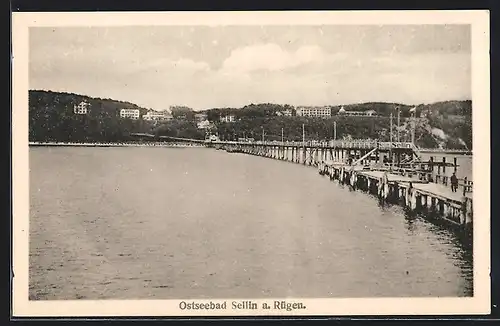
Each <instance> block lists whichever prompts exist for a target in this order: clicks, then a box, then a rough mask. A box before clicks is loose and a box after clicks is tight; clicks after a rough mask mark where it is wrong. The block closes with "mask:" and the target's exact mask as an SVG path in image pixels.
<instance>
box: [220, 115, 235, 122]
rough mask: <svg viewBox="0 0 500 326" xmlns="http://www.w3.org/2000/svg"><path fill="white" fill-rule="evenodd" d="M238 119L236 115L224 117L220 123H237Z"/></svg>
mask: <svg viewBox="0 0 500 326" xmlns="http://www.w3.org/2000/svg"><path fill="white" fill-rule="evenodd" d="M235 121H236V117H235V116H234V115H224V116H221V117H220V122H235Z"/></svg>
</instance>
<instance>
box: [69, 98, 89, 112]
mask: <svg viewBox="0 0 500 326" xmlns="http://www.w3.org/2000/svg"><path fill="white" fill-rule="evenodd" d="M89 107H90V103H88V102H85V101H81V102H80V103H79V104H78V105H74V106H73V112H74V113H75V114H87V112H88V108H89Z"/></svg>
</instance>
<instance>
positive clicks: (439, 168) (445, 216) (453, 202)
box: [207, 140, 473, 239]
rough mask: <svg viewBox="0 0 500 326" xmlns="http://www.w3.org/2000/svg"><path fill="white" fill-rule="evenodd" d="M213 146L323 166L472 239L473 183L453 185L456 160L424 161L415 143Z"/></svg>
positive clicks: (328, 173) (325, 171)
mask: <svg viewBox="0 0 500 326" xmlns="http://www.w3.org/2000/svg"><path fill="white" fill-rule="evenodd" d="M207 146H208V147H216V148H218V149H224V150H226V151H228V152H231V153H234V152H240V153H246V154H250V155H258V156H263V157H267V158H272V159H276V160H282V161H287V162H293V163H298V164H302V165H306V166H314V167H317V168H318V171H319V174H321V175H326V176H328V177H329V178H330V179H331V180H338V182H340V183H341V184H346V185H349V186H350V187H352V188H353V189H358V190H361V191H365V192H367V193H370V194H372V195H374V196H376V197H378V199H379V200H380V201H382V202H385V203H390V204H400V205H402V206H403V207H405V208H406V209H407V210H408V211H409V212H411V213H419V214H423V215H425V216H426V217H430V218H433V219H435V220H438V221H442V222H446V224H448V225H450V226H452V227H453V228H455V229H458V230H460V232H463V234H465V235H466V236H467V238H469V239H471V237H472V225H473V210H472V188H473V183H472V181H470V180H467V178H464V179H459V185H458V189H457V190H456V191H452V189H451V184H450V177H449V176H448V175H446V173H445V172H446V169H450V168H451V169H453V171H454V172H456V170H457V167H458V165H457V161H456V158H455V159H454V160H453V162H447V161H446V158H443V159H442V160H441V161H438V160H434V157H431V158H430V159H429V160H427V161H423V160H422V159H421V157H420V153H419V150H418V148H416V147H415V146H414V145H413V144H412V143H405V142H399V143H398V142H393V143H388V142H377V141H371V140H368V141H365V140H362V141H330V142H252V143H246V142H210V143H208V144H207Z"/></svg>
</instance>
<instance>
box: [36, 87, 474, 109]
mask: <svg viewBox="0 0 500 326" xmlns="http://www.w3.org/2000/svg"><path fill="white" fill-rule="evenodd" d="M31 91H35V92H37V91H38V92H40V91H41V92H51V93H60V94H72V95H78V96H84V97H89V98H92V99H100V100H105V99H108V100H112V101H116V102H122V103H129V104H132V105H135V106H138V107H139V108H143V109H147V110H154V111H165V110H169V109H170V108H172V107H187V108H190V109H192V110H193V111H207V110H214V109H242V108H243V107H245V106H249V105H260V104H275V105H289V106H292V108H298V107H336V106H349V105H359V104H370V103H373V104H396V105H404V106H414V107H418V106H422V105H432V104H437V103H445V102H467V101H471V102H472V99H470V98H467V99H448V100H441V101H435V102H429V103H419V104H414V103H413V104H407V103H398V102H387V101H364V102H351V103H348V104H345V103H344V104H335V105H333V104H324V105H304V104H297V105H294V104H290V103H277V102H274V103H273V102H250V103H248V104H245V105H242V106H240V107H211V108H193V107H191V106H189V105H186V104H170V105H168V108H165V109H154V108H151V107H149V108H148V107H146V106H141V105H139V104H136V103H133V102H131V101H128V100H119V99H113V98H103V97H98V96H91V95H86V94H81V93H73V92H69V91H54V90H50V89H28V92H31Z"/></svg>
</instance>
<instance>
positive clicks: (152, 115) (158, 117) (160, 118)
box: [142, 110, 172, 121]
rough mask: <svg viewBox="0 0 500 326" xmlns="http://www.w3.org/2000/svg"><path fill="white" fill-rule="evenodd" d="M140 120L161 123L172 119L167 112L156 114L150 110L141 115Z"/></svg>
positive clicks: (156, 112)
mask: <svg viewBox="0 0 500 326" xmlns="http://www.w3.org/2000/svg"><path fill="white" fill-rule="evenodd" d="M142 118H143V119H144V120H148V121H163V120H170V119H172V116H171V115H170V114H169V113H168V112H167V111H162V112H158V111H153V110H151V111H148V113H146V114H145V115H143V116H142Z"/></svg>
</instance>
